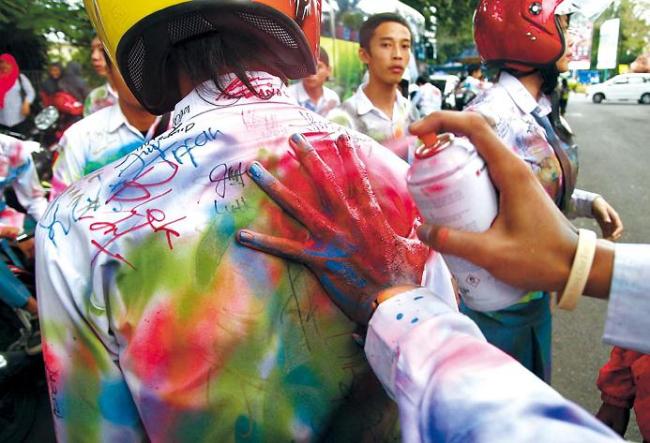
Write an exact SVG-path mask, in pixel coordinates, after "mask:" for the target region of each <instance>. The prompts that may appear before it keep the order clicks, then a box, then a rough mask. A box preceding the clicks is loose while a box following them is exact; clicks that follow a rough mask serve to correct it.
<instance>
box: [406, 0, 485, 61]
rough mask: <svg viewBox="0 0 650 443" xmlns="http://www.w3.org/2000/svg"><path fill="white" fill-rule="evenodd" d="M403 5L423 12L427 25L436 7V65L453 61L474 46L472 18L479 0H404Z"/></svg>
mask: <svg viewBox="0 0 650 443" xmlns="http://www.w3.org/2000/svg"><path fill="white" fill-rule="evenodd" d="M403 3H406V4H407V5H409V6H411V7H413V8H415V9H417V10H418V11H420V12H422V14H423V15H424V16H425V18H426V20H427V24H429V23H430V20H431V12H430V11H429V7H430V6H435V7H436V25H437V29H436V39H437V41H438V59H437V60H435V61H436V63H441V64H442V63H446V62H448V61H451V60H453V59H454V58H456V57H458V55H459V54H460V53H461V52H462V51H463V50H464V49H467V48H468V47H471V46H473V45H474V31H473V22H472V17H473V16H474V10H475V9H476V5H477V4H478V0H403Z"/></svg>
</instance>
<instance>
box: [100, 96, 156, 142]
mask: <svg viewBox="0 0 650 443" xmlns="http://www.w3.org/2000/svg"><path fill="white" fill-rule="evenodd" d="M109 109H110V112H109V115H108V132H110V133H114V132H117V131H118V130H119V129H120V128H121V127H122V126H125V127H126V128H127V129H128V130H129V131H130V132H132V133H133V134H134V135H136V136H137V137H138V138H140V139H142V140H149V139H151V137H152V135H153V133H154V131H155V129H156V127H157V125H158V123H159V122H160V117H157V118H156V119H155V120H154V122H153V124H152V125H151V126H150V127H149V130H148V131H147V135H146V136H144V135H142V132H140V131H138V130H137V129H136V128H135V127H133V126H132V125H131V124H130V123H129V122H128V120H127V119H126V117H125V116H124V114H123V113H122V110H121V109H120V105H119V103H115V104H114V105H113V106H111V107H110V108H109Z"/></svg>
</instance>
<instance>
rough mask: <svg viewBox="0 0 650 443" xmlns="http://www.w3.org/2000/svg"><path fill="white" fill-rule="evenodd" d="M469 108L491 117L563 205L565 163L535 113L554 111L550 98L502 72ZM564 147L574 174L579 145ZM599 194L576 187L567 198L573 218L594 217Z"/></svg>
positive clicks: (568, 212) (566, 207)
mask: <svg viewBox="0 0 650 443" xmlns="http://www.w3.org/2000/svg"><path fill="white" fill-rule="evenodd" d="M467 110H469V111H478V112H480V113H482V114H483V115H486V116H487V117H488V118H489V119H490V120H491V123H493V125H494V129H495V130H496V132H497V134H498V135H499V138H500V139H501V140H502V141H503V142H504V143H505V144H506V146H509V147H511V148H512V150H513V151H514V152H515V153H516V154H517V155H519V157H521V158H522V159H523V160H524V161H525V162H526V163H528V164H529V165H530V167H531V169H532V170H533V172H534V173H535V174H536V175H537V178H538V179H539V181H540V183H541V184H542V186H544V189H546V192H547V193H548V194H549V195H550V196H551V198H553V199H554V200H555V201H556V202H557V203H558V204H559V203H560V201H559V200H560V199H561V195H560V194H561V190H562V184H563V182H564V179H565V178H564V177H563V171H562V166H561V164H560V161H559V160H558V157H557V156H556V154H555V151H554V150H553V147H552V146H551V144H550V143H549V141H548V140H547V135H546V133H545V131H544V128H543V127H542V126H541V125H540V124H539V123H538V122H537V120H536V119H535V117H534V116H533V114H536V115H537V116H538V117H540V118H546V117H547V116H548V115H549V114H550V113H551V103H550V101H549V100H548V98H547V97H546V96H542V98H541V99H540V100H539V101H537V100H535V98H533V96H532V95H530V93H529V92H528V91H527V90H526V88H525V87H524V86H523V85H522V84H521V82H520V81H519V80H517V79H516V78H515V77H513V76H512V75H510V74H508V73H507V72H502V73H501V74H500V77H499V81H498V82H497V83H496V84H495V85H494V86H493V87H491V88H490V89H488V90H486V91H485V92H484V93H482V94H481V95H479V96H478V97H477V98H476V99H475V100H474V101H472V103H471V104H470V106H469V107H468V108H467ZM563 147H564V148H566V149H565V150H566V152H567V155H568V158H569V161H570V163H571V167H572V169H573V171H572V172H571V173H572V174H577V170H578V150H577V147H576V146H568V145H563ZM596 197H598V194H594V193H591V192H587V191H583V190H581V189H575V190H574V191H573V193H572V195H571V197H570V198H567V199H565V202H566V203H565V204H564V205H563V210H564V211H565V214H566V215H567V216H568V217H571V218H573V217H592V214H591V205H592V203H593V201H594V199H595V198H596Z"/></svg>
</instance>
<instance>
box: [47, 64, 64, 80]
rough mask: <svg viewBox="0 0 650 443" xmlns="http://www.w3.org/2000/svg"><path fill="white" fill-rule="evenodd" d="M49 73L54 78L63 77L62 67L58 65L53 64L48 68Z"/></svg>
mask: <svg viewBox="0 0 650 443" xmlns="http://www.w3.org/2000/svg"><path fill="white" fill-rule="evenodd" d="M47 71H48V73H49V74H50V77H52V78H53V79H59V78H61V68H59V67H58V66H55V65H52V66H50V67H49V68H47Z"/></svg>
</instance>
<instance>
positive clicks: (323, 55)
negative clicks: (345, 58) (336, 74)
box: [318, 46, 330, 66]
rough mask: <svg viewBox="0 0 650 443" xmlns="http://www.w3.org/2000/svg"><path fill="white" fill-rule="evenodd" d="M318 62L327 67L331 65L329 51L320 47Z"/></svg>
mask: <svg viewBox="0 0 650 443" xmlns="http://www.w3.org/2000/svg"><path fill="white" fill-rule="evenodd" d="M318 60H320V61H322V62H323V63H325V64H326V65H327V66H329V65H330V56H329V55H327V51H326V50H325V49H323V47H322V46H321V47H320V52H319V53H318Z"/></svg>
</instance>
